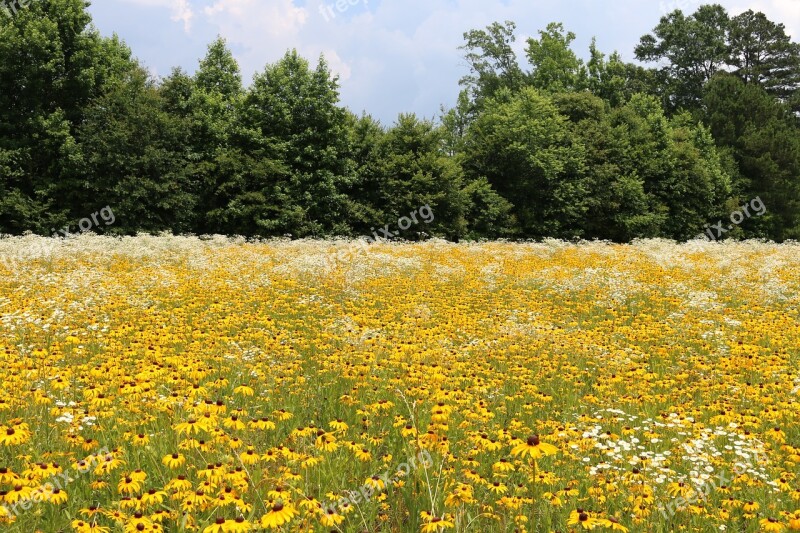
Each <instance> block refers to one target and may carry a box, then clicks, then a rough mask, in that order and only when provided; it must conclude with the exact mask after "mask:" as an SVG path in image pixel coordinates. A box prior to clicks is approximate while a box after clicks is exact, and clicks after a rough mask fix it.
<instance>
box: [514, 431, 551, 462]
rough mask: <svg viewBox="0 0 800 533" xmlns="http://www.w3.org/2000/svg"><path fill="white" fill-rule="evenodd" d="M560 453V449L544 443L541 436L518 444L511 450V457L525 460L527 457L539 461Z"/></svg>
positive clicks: (531, 437) (529, 438) (535, 436)
mask: <svg viewBox="0 0 800 533" xmlns="http://www.w3.org/2000/svg"><path fill="white" fill-rule="evenodd" d="M556 453H558V448H556V447H555V446H553V445H552V444H548V443H546V442H542V440H541V439H540V438H539V435H531V436H530V437H528V438H527V439H526V440H525V441H524V442H522V443H520V444H517V445H516V446H514V448H513V449H512V450H511V455H513V456H514V457H521V458H524V457H525V456H528V457H530V458H531V459H539V458H541V457H544V456H547V455H555V454H556Z"/></svg>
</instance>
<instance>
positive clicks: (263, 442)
mask: <svg viewBox="0 0 800 533" xmlns="http://www.w3.org/2000/svg"><path fill="white" fill-rule="evenodd" d="M0 274H2V277H0V357H2V363H3V365H2V377H1V378H0V383H2V395H1V396H0V425H1V426H2V427H0V500H2V501H1V502H0V503H2V506H0V522H2V523H0V531H10V532H23V533H29V532H35V531H43V532H61V531H64V532H66V531H75V532H79V533H89V532H116V531H124V532H139V531H144V532H157V531H169V532H181V531H199V532H202V533H219V532H245V531H257V530H258V531H270V530H271V531H284V532H289V531H292V532H295V531H296V532H312V531H318V532H322V531H341V532H422V533H437V532H440V531H449V532H467V531H471V532H476V533H484V532H550V531H559V532H564V533H565V532H568V531H584V530H596V531H622V532H625V531H628V532H656V533H658V532H669V531H698V532H700V531H736V532H756V531H790V530H800V475H799V474H800V468H799V467H800V421H799V420H798V414H800V366H798V362H800V317H798V303H799V302H800V298H799V297H798V294H799V292H798V291H799V290H800V246H798V245H774V244H764V243H757V242H744V243H723V244H720V243H707V242H699V241H697V242H690V243H687V244H682V245H676V244H674V243H669V242H665V241H641V242H637V243H634V244H632V245H626V246H623V245H610V244H603V243H581V244H569V243H563V242H559V241H547V242H544V243H539V244H533V243H532V244H509V243H484V244H450V243H446V242H443V241H429V242H426V243H421V244H392V243H380V244H371V245H369V246H355V245H354V244H352V243H348V242H346V241H324V242H320V241H288V240H287V241H282V240H277V241H269V242H261V243H253V242H246V241H244V240H237V239H225V238H207V239H199V238H189V237H167V236H162V237H144V236H140V237H136V238H124V239H112V238H106V237H98V236H80V237H77V238H74V239H69V240H60V241H59V240H55V239H40V238H37V237H33V236H27V237H22V238H13V239H12V238H7V239H0Z"/></svg>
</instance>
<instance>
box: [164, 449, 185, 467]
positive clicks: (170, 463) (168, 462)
mask: <svg viewBox="0 0 800 533" xmlns="http://www.w3.org/2000/svg"><path fill="white" fill-rule="evenodd" d="M161 462H162V463H163V464H164V466H166V467H168V468H172V469H175V468H180V467H181V466H183V463H185V462H186V457H184V456H183V455H182V454H180V453H173V454H172V455H165V456H164V457H163V458H162V459H161Z"/></svg>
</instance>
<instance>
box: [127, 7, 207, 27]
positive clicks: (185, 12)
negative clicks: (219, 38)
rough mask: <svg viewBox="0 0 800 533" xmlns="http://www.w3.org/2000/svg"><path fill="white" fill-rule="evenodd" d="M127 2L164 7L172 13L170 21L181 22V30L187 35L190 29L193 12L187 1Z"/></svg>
mask: <svg viewBox="0 0 800 533" xmlns="http://www.w3.org/2000/svg"><path fill="white" fill-rule="evenodd" d="M126 1H127V2H130V3H133V4H137V5H140V6H147V7H165V8H169V9H170V10H171V11H172V17H170V18H171V19H172V20H174V21H176V22H183V30H184V31H185V32H186V33H189V32H190V31H191V29H192V17H194V12H193V11H192V7H191V5H190V4H189V0H126Z"/></svg>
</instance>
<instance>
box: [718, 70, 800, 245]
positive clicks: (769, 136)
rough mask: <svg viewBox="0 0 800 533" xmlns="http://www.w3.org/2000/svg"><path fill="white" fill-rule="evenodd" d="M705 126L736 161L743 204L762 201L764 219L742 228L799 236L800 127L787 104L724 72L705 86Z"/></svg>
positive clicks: (737, 188) (781, 236) (748, 232)
mask: <svg viewBox="0 0 800 533" xmlns="http://www.w3.org/2000/svg"><path fill="white" fill-rule="evenodd" d="M704 103H705V122H706V123H707V124H708V125H709V127H710V129H711V132H712V134H713V136H714V138H715V140H716V142H717V144H718V145H719V146H721V147H722V148H723V149H727V150H728V153H729V154H730V157H731V158H732V159H733V160H734V161H735V168H736V171H737V173H736V175H735V176H734V183H733V185H734V191H735V192H736V193H737V195H738V200H739V201H740V202H745V201H750V200H752V199H754V198H756V197H759V198H761V200H762V201H763V203H764V205H765V206H766V208H767V212H766V213H765V214H764V215H763V216H759V217H752V218H750V219H748V220H746V221H745V222H744V224H742V229H743V230H744V234H745V236H751V237H766V238H771V239H775V240H778V241H782V240H784V239H789V238H794V239H796V238H798V237H799V236H800V127H799V126H798V123H797V120H796V118H795V117H794V116H793V115H792V113H791V112H790V110H789V108H788V106H786V105H784V104H781V103H780V102H777V101H776V100H775V99H774V98H773V97H771V96H770V95H769V94H768V93H767V92H766V91H765V89H764V88H762V87H760V86H759V85H756V84H745V83H744V82H743V81H742V80H741V79H739V78H738V77H736V76H733V75H730V74H723V73H721V74H719V75H717V76H715V77H714V79H713V80H712V81H711V82H710V83H709V84H708V87H707V88H706V95H705V99H704Z"/></svg>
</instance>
